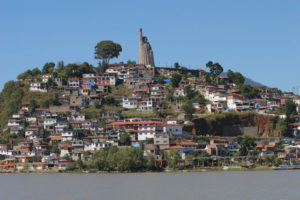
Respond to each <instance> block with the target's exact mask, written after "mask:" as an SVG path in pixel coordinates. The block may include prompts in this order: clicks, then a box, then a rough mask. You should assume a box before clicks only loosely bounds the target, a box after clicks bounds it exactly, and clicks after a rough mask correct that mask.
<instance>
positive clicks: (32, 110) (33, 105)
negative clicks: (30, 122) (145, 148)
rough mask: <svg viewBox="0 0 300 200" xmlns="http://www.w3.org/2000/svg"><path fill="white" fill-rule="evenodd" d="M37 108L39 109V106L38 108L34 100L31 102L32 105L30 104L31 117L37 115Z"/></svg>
mask: <svg viewBox="0 0 300 200" xmlns="http://www.w3.org/2000/svg"><path fill="white" fill-rule="evenodd" d="M37 107H38V106H37V104H36V102H35V100H33V99H32V100H31V101H30V104H29V113H30V114H31V115H33V114H34V113H35V109H36V108H37Z"/></svg>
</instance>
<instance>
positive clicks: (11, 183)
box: [0, 170, 300, 200]
mask: <svg viewBox="0 0 300 200" xmlns="http://www.w3.org/2000/svg"><path fill="white" fill-rule="evenodd" d="M0 192H1V193H0V199H1V200H97V199H101V200H197V199H201V200H223V199H226V200H227V199H229V200H239V199H241V200H250V199H251V200H254V199H255V200H256V199H257V200H269V199H270V200H285V199H291V200H298V199H300V170H299V171H297V170H294V171H292V170H291V171H247V172H195V173H138V174H50V175H49V174H0Z"/></svg>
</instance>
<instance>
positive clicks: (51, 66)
mask: <svg viewBox="0 0 300 200" xmlns="http://www.w3.org/2000/svg"><path fill="white" fill-rule="evenodd" d="M54 68H55V63H53V62H50V63H48V62H47V63H46V64H45V65H44V66H43V69H42V73H43V74H49V73H52V72H53V71H54Z"/></svg>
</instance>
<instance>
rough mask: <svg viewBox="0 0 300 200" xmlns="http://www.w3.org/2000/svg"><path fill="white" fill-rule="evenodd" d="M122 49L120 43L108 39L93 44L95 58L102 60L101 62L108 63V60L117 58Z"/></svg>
mask: <svg viewBox="0 0 300 200" xmlns="http://www.w3.org/2000/svg"><path fill="white" fill-rule="evenodd" d="M121 51H122V47H121V45H120V44H117V43H114V42H113V41H110V40H104V41H101V42H99V43H97V44H96V46H95V58H96V59H100V60H102V63H105V64H109V60H110V59H112V58H117V57H118V56H119V55H120V52H121Z"/></svg>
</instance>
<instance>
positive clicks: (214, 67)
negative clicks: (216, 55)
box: [206, 61, 223, 78]
mask: <svg viewBox="0 0 300 200" xmlns="http://www.w3.org/2000/svg"><path fill="white" fill-rule="evenodd" d="M206 67H207V68H209V71H210V73H211V75H212V76H213V77H214V78H217V77H218V76H219V75H220V74H221V73H222V72H223V67H222V66H221V65H220V64H219V63H217V62H216V63H213V62H212V61H209V62H208V63H207V64H206Z"/></svg>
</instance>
